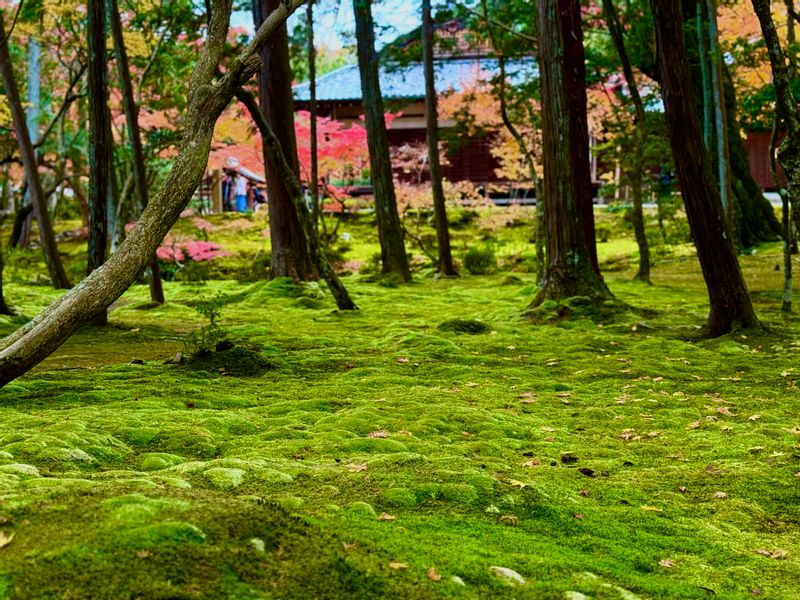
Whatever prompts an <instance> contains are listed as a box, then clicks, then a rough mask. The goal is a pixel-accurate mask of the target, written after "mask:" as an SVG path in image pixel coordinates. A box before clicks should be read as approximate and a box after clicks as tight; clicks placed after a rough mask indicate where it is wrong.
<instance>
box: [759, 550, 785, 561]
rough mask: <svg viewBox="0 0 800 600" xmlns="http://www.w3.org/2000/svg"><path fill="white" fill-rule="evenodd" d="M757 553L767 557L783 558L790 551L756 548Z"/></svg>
mask: <svg viewBox="0 0 800 600" xmlns="http://www.w3.org/2000/svg"><path fill="white" fill-rule="evenodd" d="M756 554H760V555H761V556H766V557H767V558H772V559H774V560H783V559H785V558H786V557H787V556H789V553H788V552H787V551H786V550H756Z"/></svg>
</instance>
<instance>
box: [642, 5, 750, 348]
mask: <svg viewBox="0 0 800 600" xmlns="http://www.w3.org/2000/svg"><path fill="white" fill-rule="evenodd" d="M651 6H652V9H653V19H654V21H655V25H656V42H657V51H658V64H659V72H660V76H661V94H662V97H663V98H664V106H665V112H666V119H667V125H668V129H669V138H670V144H671V146H672V154H673V158H674V161H675V168H676V171H677V173H678V179H679V181H680V184H681V191H682V194H683V200H684V205H685V207H686V215H687V217H688V219H689V226H690V228H691V231H692V237H693V239H694V241H695V245H696V247H697V255H698V258H699V259H700V266H701V268H702V270H703V276H704V278H705V281H706V286H707V287H708V294H709V301H710V305H711V306H710V313H709V316H708V323H707V333H708V335H710V336H719V335H723V334H725V333H728V332H729V331H731V330H732V329H734V328H737V327H745V328H746V327H757V326H758V325H759V323H758V319H757V317H756V314H755V311H754V310H753V305H752V303H751V302H750V295H749V294H748V292H747V287H746V285H745V283H744V278H743V277H742V272H741V269H740V268H739V263H738V261H737V260H736V254H735V253H734V249H733V244H732V243H731V240H730V236H728V235H726V227H725V220H724V213H723V212H722V203H721V201H720V197H719V190H718V189H717V187H716V186H715V185H714V177H713V175H712V172H711V164H710V162H709V156H708V153H707V152H706V148H705V144H704V143H703V137H702V134H701V132H700V124H699V121H698V118H697V111H696V108H695V104H694V101H693V95H692V87H691V82H690V80H689V63H688V60H687V56H686V49H685V45H684V39H683V27H682V24H683V15H682V10H681V6H680V2H679V0H651Z"/></svg>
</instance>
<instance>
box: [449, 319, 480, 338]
mask: <svg viewBox="0 0 800 600" xmlns="http://www.w3.org/2000/svg"><path fill="white" fill-rule="evenodd" d="M437 329H438V330H439V331H452V332H453V333H467V334H470V335H478V334H481V333H489V332H490V331H491V330H492V328H491V327H490V326H489V325H487V324H486V323H484V322H483V321H478V320H476V319H450V320H449V321H445V322H444V323H441V324H440V325H439V326H438V327H437Z"/></svg>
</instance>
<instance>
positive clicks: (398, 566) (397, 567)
mask: <svg viewBox="0 0 800 600" xmlns="http://www.w3.org/2000/svg"><path fill="white" fill-rule="evenodd" d="M389 568H390V569H394V570H395V571H402V570H404V569H407V568H408V565H407V564H406V563H403V562H390V563H389Z"/></svg>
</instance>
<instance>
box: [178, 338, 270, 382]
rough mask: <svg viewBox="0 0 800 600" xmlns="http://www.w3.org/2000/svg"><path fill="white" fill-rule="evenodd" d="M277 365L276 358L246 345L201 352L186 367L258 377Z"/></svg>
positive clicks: (236, 375) (195, 369) (235, 375)
mask: <svg viewBox="0 0 800 600" xmlns="http://www.w3.org/2000/svg"><path fill="white" fill-rule="evenodd" d="M223 348H225V346H223ZM277 366H278V365H277V363H276V362H275V361H274V359H271V358H268V357H266V356H264V355H263V354H261V353H260V352H258V351H256V350H253V349H251V348H247V347H244V346H232V347H230V348H226V349H224V350H218V351H216V352H208V353H205V354H199V355H196V356H193V357H191V358H190V359H189V360H188V361H187V362H186V367H187V368H189V369H191V370H193V371H209V372H217V373H222V374H225V375H232V376H234V377H258V376H260V375H263V374H264V373H266V372H267V371H270V370H272V369H275V368H277Z"/></svg>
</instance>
